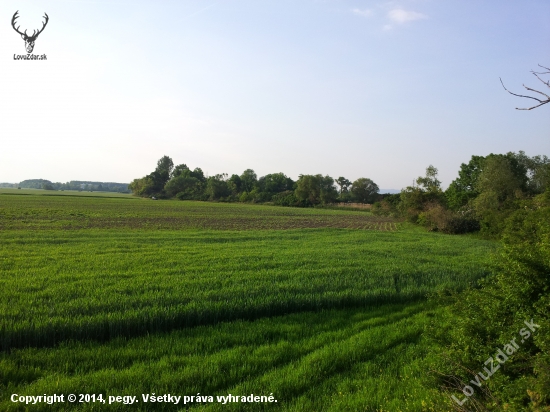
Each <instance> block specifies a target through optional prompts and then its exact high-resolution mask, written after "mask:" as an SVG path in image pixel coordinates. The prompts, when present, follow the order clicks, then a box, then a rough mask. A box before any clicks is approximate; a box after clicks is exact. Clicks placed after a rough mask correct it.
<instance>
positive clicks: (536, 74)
mask: <svg viewBox="0 0 550 412" xmlns="http://www.w3.org/2000/svg"><path fill="white" fill-rule="evenodd" d="M539 66H540V67H542V68H543V69H547V70H549V71H548V72H535V71H531V73H533V74H534V75H535V77H536V78H537V79H539V80H540V81H541V82H542V83H544V84H545V85H546V86H548V87H550V80H549V81H546V82H545V81H544V80H542V79H541V78H540V77H539V74H549V73H550V68H548V67H545V66H541V65H540V64H539ZM499 79H500V78H499ZM500 84H502V87H503V88H504V90H506V91H507V92H508V93H510V94H511V95H514V96H517V97H523V98H525V99H533V100H536V101H537V102H538V103H539V104H537V105H535V106H531V107H524V108H520V107H516V110H533V109H536V108H537V107H540V106H542V105H545V104H546V103H550V96H548V95H547V94H546V93H543V92H541V91H540V90H535V89H532V88H531V87H527V86H526V85H523V87H525V89H526V90H528V91H530V92H533V93H538V94H541V95H543V96H544V97H546V99H544V100H541V99H538V98H536V97H533V96H524V95H522V94H517V93H513V92H511V91H510V90H508V89H507V88H506V86H504V83H503V82H502V79H500Z"/></svg>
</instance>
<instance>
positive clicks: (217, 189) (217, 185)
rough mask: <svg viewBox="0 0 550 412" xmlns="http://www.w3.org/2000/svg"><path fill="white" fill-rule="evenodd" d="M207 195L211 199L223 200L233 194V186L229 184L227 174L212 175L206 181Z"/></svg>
mask: <svg viewBox="0 0 550 412" xmlns="http://www.w3.org/2000/svg"><path fill="white" fill-rule="evenodd" d="M206 195H207V196H208V199H209V200H221V199H223V198H226V197H228V196H230V195H231V188H230V187H229V185H228V184H227V174H226V173H222V174H217V175H215V176H210V177H209V178H208V179H207V181H206Z"/></svg>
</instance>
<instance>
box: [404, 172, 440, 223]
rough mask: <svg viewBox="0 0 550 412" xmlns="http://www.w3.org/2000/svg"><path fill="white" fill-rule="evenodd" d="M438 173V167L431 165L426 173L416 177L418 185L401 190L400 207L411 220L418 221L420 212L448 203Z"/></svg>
mask: <svg viewBox="0 0 550 412" xmlns="http://www.w3.org/2000/svg"><path fill="white" fill-rule="evenodd" d="M437 174H438V170H437V168H435V167H434V166H432V165H430V166H428V167H427V168H426V175H425V176H420V177H418V178H417V179H416V181H415V182H416V186H414V185H413V186H407V187H406V188H405V189H403V190H402V191H401V193H400V196H399V199H400V202H399V205H398V209H399V210H400V212H401V214H402V215H403V216H405V217H407V218H408V219H409V220H410V221H411V222H415V223H416V222H418V218H419V216H420V214H421V213H422V212H424V211H425V210H426V209H427V208H429V207H434V206H435V205H441V204H444V203H446V202H445V196H444V194H443V191H442V190H441V182H440V181H439V179H438V178H437Z"/></svg>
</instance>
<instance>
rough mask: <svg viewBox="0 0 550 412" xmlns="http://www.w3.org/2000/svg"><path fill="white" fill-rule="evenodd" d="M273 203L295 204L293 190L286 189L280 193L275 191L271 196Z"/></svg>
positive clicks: (279, 204)
mask: <svg viewBox="0 0 550 412" xmlns="http://www.w3.org/2000/svg"><path fill="white" fill-rule="evenodd" d="M271 200H272V201H273V203H274V204H276V205H278V206H296V205H298V199H297V198H296V196H295V195H294V191H293V190H286V191H284V192H281V193H277V194H276V195H275V196H273V197H272V198H271Z"/></svg>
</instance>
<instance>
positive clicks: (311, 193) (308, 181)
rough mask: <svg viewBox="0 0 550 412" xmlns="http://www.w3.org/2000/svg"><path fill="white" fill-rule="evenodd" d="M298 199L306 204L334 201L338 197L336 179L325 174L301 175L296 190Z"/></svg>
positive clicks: (295, 193)
mask: <svg viewBox="0 0 550 412" xmlns="http://www.w3.org/2000/svg"><path fill="white" fill-rule="evenodd" d="M294 195H295V196H296V199H297V200H298V201H299V202H301V203H302V204H304V205H310V206H313V205H318V204H327V203H333V202H335V201H336V199H337V198H338V191H337V190H336V187H335V186H334V179H333V178H332V177H330V176H324V177H323V175H320V174H318V175H300V177H299V179H298V181H297V182H296V190H295V191H294Z"/></svg>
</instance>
